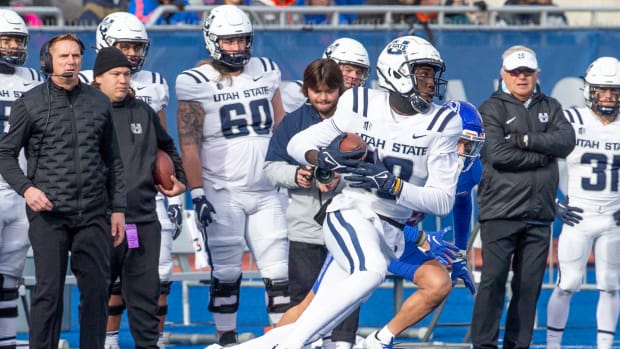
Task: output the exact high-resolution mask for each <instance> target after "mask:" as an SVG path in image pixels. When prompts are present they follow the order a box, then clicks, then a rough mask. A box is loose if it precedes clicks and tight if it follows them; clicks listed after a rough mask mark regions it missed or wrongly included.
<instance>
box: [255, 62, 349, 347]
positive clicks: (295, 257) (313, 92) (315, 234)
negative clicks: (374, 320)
mask: <svg viewBox="0 0 620 349" xmlns="http://www.w3.org/2000/svg"><path fill="white" fill-rule="evenodd" d="M344 90H345V87H344V80H343V77H342V72H341V71H340V67H339V65H338V63H336V62H334V61H333V60H331V59H317V60H315V61H313V62H312V63H310V64H309V65H308V66H307V67H306V70H305V71H304V79H303V85H302V92H303V94H304V95H305V96H306V97H307V98H308V102H307V103H306V104H304V105H303V106H301V107H300V108H299V109H297V110H295V111H294V112H292V113H290V114H288V115H287V116H286V117H285V118H284V119H283V120H282V123H281V124H280V125H279V126H278V128H277V129H276V131H275V132H274V134H273V136H272V137H271V141H270V142H269V149H268V151H267V156H266V159H265V165H264V167H263V169H264V171H265V174H266V176H267V178H269V180H270V181H271V182H272V183H273V184H274V185H276V186H279V187H281V188H286V189H287V190H288V194H289V198H290V200H289V205H288V208H287V210H286V222H287V228H288V238H289V269H288V270H289V283H290V284H289V293H290V296H291V305H293V306H295V305H297V304H299V303H301V302H302V300H303V299H304V297H305V296H306V295H307V294H308V292H309V291H310V290H311V288H312V284H313V283H314V280H316V278H317V276H318V275H319V272H320V270H321V266H322V265H323V262H324V261H325V257H326V255H327V248H326V247H325V243H324V241H323V228H322V226H321V225H320V224H319V223H317V222H316V221H315V220H314V217H313V216H314V214H309V212H318V211H319V210H320V209H321V206H322V205H323V204H324V203H325V202H326V201H327V200H329V199H331V198H332V197H333V196H334V195H335V194H337V193H339V192H340V190H341V189H342V187H343V185H342V181H341V180H340V175H339V174H335V175H334V176H333V178H332V179H331V180H329V179H327V178H323V177H324V175H325V177H328V176H329V174H328V173H329V171H321V170H320V169H318V168H314V167H312V166H303V165H300V164H299V163H298V162H297V161H295V160H294V159H293V158H291V157H290V156H289V155H288V153H287V151H286V146H287V145H288V142H289V140H290V139H291V138H292V137H293V136H294V135H295V134H297V133H299V132H300V131H302V130H304V129H306V128H308V127H309V126H311V125H314V124H316V123H319V122H321V121H323V120H324V119H328V118H330V117H331V116H332V115H333V114H334V112H335V111H336V106H337V105H338V99H339V98H340V95H341V94H342V93H343V92H344ZM322 178H323V179H322ZM297 308H298V307H295V308H293V309H297ZM301 311H303V310H301ZM290 315H291V314H290V313H289V312H287V313H286V314H285V315H284V317H283V318H282V320H281V321H280V323H278V325H282V324H283V323H286V322H288V320H287V317H288V316H290ZM294 317H296V316H294ZM351 317H352V318H353V316H351ZM344 323H345V324H344V325H342V327H339V328H336V329H335V330H334V333H333V334H332V340H334V341H347V342H348V341H349V340H353V341H354V339H355V336H354V334H355V331H356V330H357V318H353V319H352V320H345V322H344ZM347 323H348V325H346V324H347ZM347 328H348V330H347ZM339 329H340V333H338V332H337V331H338V330H339ZM347 334H353V337H352V338H349V337H351V336H350V335H347ZM340 337H342V338H340Z"/></svg>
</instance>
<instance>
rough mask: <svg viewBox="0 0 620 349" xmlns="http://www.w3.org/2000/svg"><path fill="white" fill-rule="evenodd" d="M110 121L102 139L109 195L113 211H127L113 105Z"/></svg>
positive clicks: (109, 110) (109, 107)
mask: <svg viewBox="0 0 620 349" xmlns="http://www.w3.org/2000/svg"><path fill="white" fill-rule="evenodd" d="M107 116H108V122H107V123H106V125H105V128H104V130H103V138H102V139H101V156H102V158H103V161H104V162H105V164H106V166H107V168H108V182H107V189H108V196H109V197H110V201H111V203H110V204H111V209H112V212H125V209H126V208H127V199H126V196H127V192H126V189H125V178H124V174H123V172H124V169H123V162H122V160H121V153H120V150H119V147H118V141H117V139H116V132H115V131H114V121H113V120H112V111H111V106H108V110H107Z"/></svg>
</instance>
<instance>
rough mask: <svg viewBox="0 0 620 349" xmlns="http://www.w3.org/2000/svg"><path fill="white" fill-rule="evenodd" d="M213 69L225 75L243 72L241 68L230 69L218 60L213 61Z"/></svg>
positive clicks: (230, 67)
mask: <svg viewBox="0 0 620 349" xmlns="http://www.w3.org/2000/svg"><path fill="white" fill-rule="evenodd" d="M213 67H215V69H217V70H219V71H224V72H227V73H236V72H239V71H242V70H243V67H232V66H230V65H227V64H224V63H223V62H222V61H218V60H213Z"/></svg>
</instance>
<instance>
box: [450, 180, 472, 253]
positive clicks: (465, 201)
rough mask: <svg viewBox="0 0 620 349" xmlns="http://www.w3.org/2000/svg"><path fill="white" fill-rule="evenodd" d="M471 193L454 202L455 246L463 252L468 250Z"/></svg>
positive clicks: (457, 198)
mask: <svg viewBox="0 0 620 349" xmlns="http://www.w3.org/2000/svg"><path fill="white" fill-rule="evenodd" d="M471 211H472V204H471V192H468V193H467V194H466V195H459V196H457V197H456V199H455V200H454V210H452V217H453V219H454V244H455V245H456V247H458V248H459V249H461V250H466V249H467V241H468V240H469V233H470V229H469V228H470V225H471Z"/></svg>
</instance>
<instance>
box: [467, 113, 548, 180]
mask: <svg viewBox="0 0 620 349" xmlns="http://www.w3.org/2000/svg"><path fill="white" fill-rule="evenodd" d="M495 103H499V102H495V101H492V102H489V101H487V102H485V103H484V104H482V106H480V109H479V111H480V114H481V115H482V121H483V124H484V132H485V142H484V146H483V147H482V155H481V156H482V157H483V158H484V159H486V161H488V162H489V163H491V164H492V166H493V167H494V168H495V169H497V170H500V171H506V172H523V171H530V170H533V169H537V168H539V167H541V166H544V165H545V164H546V162H547V156H546V155H544V154H540V153H537V152H533V151H527V150H523V149H520V148H518V147H517V146H515V145H514V144H512V143H511V142H510V141H509V140H507V139H506V136H505V134H504V128H503V126H502V120H503V115H502V114H501V113H503V111H500V110H498V109H499V108H497V107H496V106H494V105H493V104H495Z"/></svg>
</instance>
